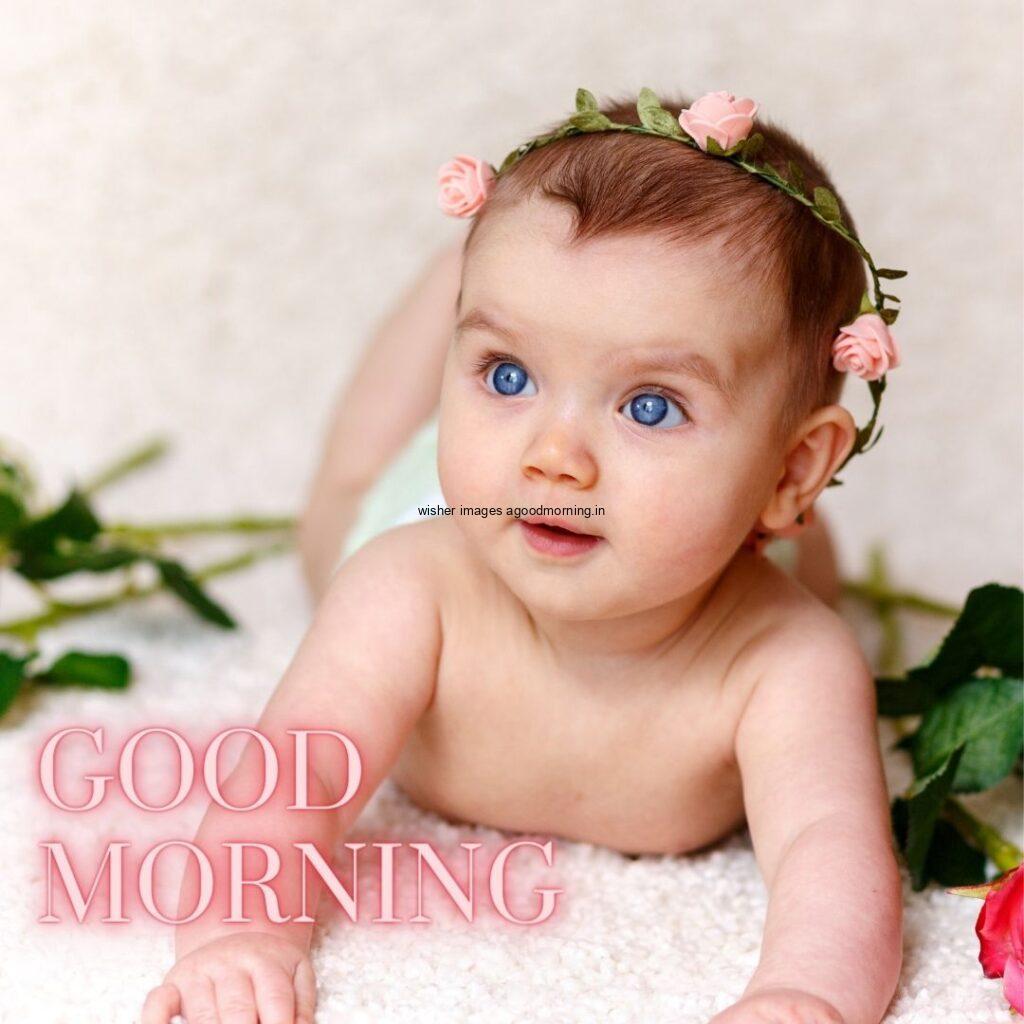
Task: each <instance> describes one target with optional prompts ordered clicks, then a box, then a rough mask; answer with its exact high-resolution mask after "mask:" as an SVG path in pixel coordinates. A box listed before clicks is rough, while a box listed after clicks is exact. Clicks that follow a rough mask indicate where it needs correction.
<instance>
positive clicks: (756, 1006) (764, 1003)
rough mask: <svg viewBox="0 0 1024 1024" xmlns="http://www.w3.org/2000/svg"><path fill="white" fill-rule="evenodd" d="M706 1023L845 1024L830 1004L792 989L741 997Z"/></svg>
mask: <svg viewBox="0 0 1024 1024" xmlns="http://www.w3.org/2000/svg"><path fill="white" fill-rule="evenodd" d="M708 1024H846V1022H845V1021H844V1020H843V1017H842V1014H840V1012H839V1011H838V1010H837V1009H836V1008H835V1007H834V1006H833V1005H832V1004H831V1003H826V1002H825V1000H824V999H821V998H819V997H818V996H812V995H811V994H810V993H809V992H801V991H800V990H799V989H795V988H773V989H763V990H762V991H760V992H755V993H752V994H751V995H749V996H744V997H743V998H742V999H741V1000H740V1001H739V1002H738V1003H733V1005H732V1006H730V1007H729V1008H728V1009H727V1010H723V1011H722V1012H721V1013H718V1014H716V1015H715V1016H714V1017H712V1019H711V1020H710V1021H709V1022H708Z"/></svg>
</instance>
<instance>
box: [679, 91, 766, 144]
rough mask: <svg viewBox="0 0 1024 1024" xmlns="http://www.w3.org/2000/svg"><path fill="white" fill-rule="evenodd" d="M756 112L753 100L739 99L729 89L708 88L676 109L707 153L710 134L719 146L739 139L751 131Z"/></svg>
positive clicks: (680, 121) (688, 131) (686, 129)
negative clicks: (723, 90) (689, 102)
mask: <svg viewBox="0 0 1024 1024" xmlns="http://www.w3.org/2000/svg"><path fill="white" fill-rule="evenodd" d="M756 114H757V104H756V103H755V102H754V101H753V100H750V99H742V100H738V99H736V97H735V96H733V94H732V93H731V92H722V91H719V92H709V93H705V94H704V95H703V96H701V98H700V99H699V100H697V101H696V102H695V103H694V104H693V106H692V107H690V108H689V109H688V110H687V109H685V108H684V109H683V110H681V111H680V112H679V124H680V125H681V126H682V128H683V131H685V132H686V134H687V135H689V136H690V137H691V138H693V140H694V141H695V142H696V143H697V145H698V146H700V148H701V149H702V150H704V152H705V153H706V152H707V151H708V136H709V135H710V136H712V138H714V140H715V142H717V143H718V144H719V145H720V146H721V147H722V149H729V148H730V147H731V146H735V145H736V143H737V142H742V141H743V140H744V139H745V138H746V137H747V136H748V135H749V134H750V129H751V128H753V126H754V117H755V115H756Z"/></svg>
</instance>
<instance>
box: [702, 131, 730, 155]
mask: <svg viewBox="0 0 1024 1024" xmlns="http://www.w3.org/2000/svg"><path fill="white" fill-rule="evenodd" d="M704 145H706V146H707V147H708V152H709V153H711V154H712V155H713V156H725V150H724V149H722V147H721V146H720V145H719V144H718V140H717V139H716V138H715V137H714V136H713V135H709V136H708V137H707V141H706V142H705V143H704Z"/></svg>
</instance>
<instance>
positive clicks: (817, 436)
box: [761, 405, 857, 530]
mask: <svg viewBox="0 0 1024 1024" xmlns="http://www.w3.org/2000/svg"><path fill="white" fill-rule="evenodd" d="M856 440H857V424H856V423H855V422H854V419H853V417H852V416H851V415H850V413H849V411H848V410H846V409H844V408H843V407H842V406H841V405H825V406H822V407H821V408H820V409H815V410H814V412H813V413H811V414H810V416H808V417H807V419H805V420H804V421H803V423H802V424H801V425H800V426H799V427H798V428H797V430H796V431H794V433H793V435H792V437H791V438H790V441H789V447H788V449H787V452H786V459H785V464H784V468H783V472H782V475H781V476H780V477H779V482H778V483H777V484H776V485H775V491H774V492H773V494H772V496H771V498H770V499H769V501H768V504H767V505H766V506H765V508H764V511H763V512H762V513H761V522H762V523H763V524H764V525H765V527H766V528H767V529H769V530H783V529H785V528H786V527H787V526H790V525H791V524H792V523H793V522H794V520H795V519H796V517H797V516H798V515H799V514H800V513H801V512H803V511H805V510H806V509H808V508H810V507H811V505H813V504H814V499H815V498H817V496H818V495H819V494H820V493H821V492H822V491H823V490H824V489H825V488H826V487H827V486H828V482H829V480H831V479H832V476H833V475H834V474H835V472H836V470H837V469H838V468H839V466H840V465H841V464H842V462H843V459H845V458H846V456H847V454H848V453H849V451H850V449H851V448H852V447H853V445H854V442H855V441H856Z"/></svg>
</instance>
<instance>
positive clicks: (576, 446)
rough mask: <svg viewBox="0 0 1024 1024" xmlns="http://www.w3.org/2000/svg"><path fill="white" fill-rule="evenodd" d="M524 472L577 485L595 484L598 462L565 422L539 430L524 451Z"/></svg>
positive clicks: (532, 476) (589, 485)
mask: <svg viewBox="0 0 1024 1024" xmlns="http://www.w3.org/2000/svg"><path fill="white" fill-rule="evenodd" d="M522 467H523V473H524V474H525V475H526V476H527V477H530V478H531V479H536V480H541V479H547V480H551V481H558V482H560V483H566V484H570V485H572V486H574V487H579V488H586V487H593V486H594V484H595V483H596V482H597V463H596V462H595V460H594V457H593V456H592V455H591V454H590V451H589V449H588V448H587V446H586V445H585V444H584V443H583V441H582V440H581V439H580V438H578V437H576V436H574V435H573V433H572V432H571V431H569V430H568V429H567V428H566V427H565V425H564V424H555V425H553V426H552V427H550V428H549V429H547V430H545V431H543V432H542V433H540V434H538V435H537V437H536V438H535V439H534V441H533V443H532V444H530V446H529V447H528V448H527V449H526V451H525V452H523V460H522Z"/></svg>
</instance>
